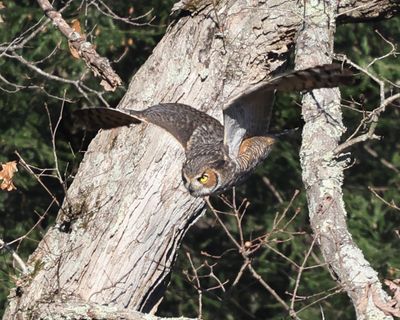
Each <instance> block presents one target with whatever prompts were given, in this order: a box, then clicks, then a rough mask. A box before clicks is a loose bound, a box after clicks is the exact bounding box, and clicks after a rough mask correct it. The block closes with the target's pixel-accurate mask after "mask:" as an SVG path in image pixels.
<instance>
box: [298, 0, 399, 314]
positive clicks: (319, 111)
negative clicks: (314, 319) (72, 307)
mask: <svg viewBox="0 0 400 320" xmlns="http://www.w3.org/2000/svg"><path fill="white" fill-rule="evenodd" d="M337 6H338V2H337V0H328V1H318V0H316V1H309V2H307V4H306V7H305V22H304V29H303V30H302V31H301V32H300V33H299V37H298V40H297V42H296V68H298V69H303V68H308V67H311V66H314V65H319V64H323V63H329V62H331V58H330V57H331V56H332V54H333V39H334V32H335V19H334V17H335V14H336V11H337ZM303 118H304V120H305V125H304V128H303V143H302V147H301V152H300V160H301V166H302V172H303V182H304V185H305V188H306V191H307V200H308V208H309V214H310V222H311V227H312V229H313V231H314V234H315V236H316V237H317V240H318V244H319V246H320V248H321V251H322V254H323V256H324V259H325V261H326V262H327V263H328V264H329V266H330V268H331V270H332V271H333V273H334V276H335V278H336V277H337V281H338V282H339V283H340V284H341V285H342V286H343V288H344V289H345V291H346V292H347V294H348V295H349V296H350V298H351V299H352V301H353V304H354V307H355V309H356V313H357V319H359V320H364V319H393V318H392V317H390V316H386V315H385V313H384V312H383V311H382V310H381V309H380V308H379V307H378V306H377V305H376V304H375V303H374V299H373V295H372V294H371V292H374V293H375V294H377V295H378V296H379V297H380V299H381V300H383V301H386V300H387V298H388V297H387V295H386V293H385V292H384V291H383V290H382V285H381V283H380V281H379V279H378V275H377V273H376V271H375V270H373V269H372V268H371V266H370V264H369V263H368V261H366V260H365V258H364V255H363V254H362V252H361V250H360V249H359V248H358V247H357V245H356V244H355V243H354V241H353V239H352V237H351V234H350V233H349V231H348V229H347V224H346V214H347V213H346V209H345V205H344V201H343V193H342V183H343V168H344V167H345V165H346V164H345V163H343V162H341V161H340V160H338V158H335V156H334V150H335V149H336V148H337V146H338V143H339V140H340V137H341V135H342V133H343V132H344V131H345V127H344V126H343V123H342V112H341V109H340V92H339V89H337V88H335V89H320V90H314V91H313V92H312V93H309V94H306V95H305V96H304V98H303Z"/></svg>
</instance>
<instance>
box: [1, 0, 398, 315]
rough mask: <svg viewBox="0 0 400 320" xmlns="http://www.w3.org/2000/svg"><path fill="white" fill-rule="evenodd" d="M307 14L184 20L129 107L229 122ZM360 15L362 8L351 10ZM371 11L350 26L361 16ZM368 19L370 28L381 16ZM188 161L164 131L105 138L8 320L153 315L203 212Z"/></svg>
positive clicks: (204, 12)
mask: <svg viewBox="0 0 400 320" xmlns="http://www.w3.org/2000/svg"><path fill="white" fill-rule="evenodd" d="M383 2H385V3H386V1H382V3H383ZM387 2H388V6H391V7H390V8H391V10H392V11H393V10H397V9H398V5H395V4H392V3H391V1H387ZM301 5H302V1H280V0H271V1H267V2H265V1H250V0H249V1H243V0H241V1H238V0H229V1H223V0H221V1H218V2H217V6H216V7H214V6H213V5H210V4H208V5H206V6H205V7H203V8H202V9H201V10H200V11H199V12H197V13H196V14H193V15H192V16H190V17H184V18H181V19H180V20H178V21H177V22H176V23H175V24H174V25H173V26H171V27H170V28H169V29H168V31H167V33H166V35H165V36H164V38H163V39H162V40H161V42H160V43H159V44H158V46H157V47H156V48H155V50H154V52H153V54H152V56H151V57H150V58H149V59H148V60H147V62H146V63H145V64H144V65H143V67H142V68H141V69H140V70H139V71H138V73H137V74H136V75H135V77H134V78H133V79H132V81H131V83H130V86H129V89H128V91H127V93H126V95H125V97H124V98H123V100H122V101H121V103H120V105H119V107H121V108H125V107H129V108H135V109H142V108H146V107H148V106H150V105H152V104H156V103H159V102H180V103H186V104H190V105H192V106H194V107H196V108H199V109H201V110H203V111H206V112H208V113H210V114H212V115H213V116H215V117H217V118H218V119H220V120H221V117H222V112H221V107H222V105H223V103H224V101H226V100H227V99H229V98H230V97H231V96H232V95H234V94H235V93H237V92H238V91H240V90H241V89H243V88H244V87H245V86H247V85H249V84H251V83H256V82H258V81H260V80H261V79H263V78H265V77H266V76H269V74H270V73H271V72H274V71H276V70H277V69H278V68H279V67H281V66H282V65H283V64H284V63H285V62H286V61H287V59H288V56H289V49H290V48H291V47H292V46H293V45H294V39H295V35H296V33H297V30H299V28H300V27H302V24H303V17H302V15H303V10H304V8H302V7H301ZM356 7H357V2H356V1H352V2H351V3H349V4H348V6H347V7H344V8H342V10H344V12H345V11H346V10H349V9H351V8H356ZM385 8H386V7H385ZM393 8H394V9H393ZM396 8H397V9H396ZM363 9H365V6H364V7H361V8H360V9H359V10H352V11H351V14H352V15H354V14H355V13H359V16H362V15H363V11H362V10H363ZM368 9H369V11H368V13H366V14H365V16H366V17H369V15H370V14H371V12H372V11H373V10H371V9H370V6H369V7H368ZM374 9H375V11H373V12H375V13H379V12H380V11H379V10H380V8H379V6H377V5H375V6H374ZM385 10H386V9H385ZM387 12H391V11H390V10H387ZM344 17H345V18H347V20H348V19H351V16H349V15H348V14H346V13H344V14H343V16H342V18H344ZM344 20H346V19H344ZM335 130H340V127H339V128H336V129H335ZM182 161H183V150H182V149H181V147H180V146H179V144H178V143H177V142H176V141H175V140H174V139H172V138H171V136H170V135H168V134H167V133H165V132H164V131H163V130H161V129H159V128H157V127H156V126H152V125H144V124H141V125H138V126H134V127H130V128H119V129H114V130H107V131H102V132H100V133H99V134H98V135H97V136H96V138H95V139H94V140H93V141H92V143H91V144H90V146H89V148H88V151H87V152H86V154H85V158H84V160H83V161H82V163H81V165H80V168H79V172H78V173H77V175H76V177H75V180H74V182H73V183H72V185H71V186H70V188H69V190H68V192H67V195H66V197H65V200H64V203H63V207H62V209H61V210H60V212H59V215H58V218H57V223H56V225H55V226H54V227H52V228H50V229H49V231H48V232H47V233H46V235H45V236H44V238H43V240H42V241H41V242H40V244H39V246H38V248H37V250H36V251H35V252H34V253H33V254H32V256H31V257H30V259H29V265H30V266H31V268H32V273H31V275H30V276H29V277H25V278H22V279H21V280H20V282H19V285H20V289H22V292H23V293H22V295H18V296H17V295H16V294H15V292H12V294H11V298H10V304H9V307H8V310H7V311H6V314H5V316H4V318H3V319H18V318H20V319H29V318H30V317H31V316H32V315H33V314H36V315H38V314H41V315H43V313H40V312H39V311H40V310H39V311H38V309H39V308H41V306H43V305H46V304H47V305H48V304H52V303H53V301H57V302H61V303H62V302H63V301H77V303H76V304H77V305H80V303H90V304H96V305H108V306H113V307H116V308H119V309H121V310H122V309H128V310H139V311H143V312H151V311H152V310H155V308H156V306H157V304H158V302H159V301H160V299H161V298H162V295H163V292H164V289H165V286H166V284H167V282H168V275H169V273H170V270H171V265H172V263H173V261H174V259H175V256H176V254H177V250H178V248H179V245H180V243H181V241H182V238H183V237H184V235H185V233H186V232H187V230H188V229H189V227H190V226H191V225H192V224H193V223H194V222H195V221H196V219H197V218H198V217H199V216H200V214H201V212H202V209H203V207H204V202H203V200H202V199H195V198H192V197H191V196H190V195H189V194H188V193H187V192H186V190H185V189H184V187H183V185H182V181H181V174H180V168H181V165H182ZM307 170H308V169H307V168H305V174H307V172H308V171H307ZM332 196H334V197H336V194H334V195H332ZM20 292H21V290H20ZM38 302H40V303H38ZM44 310H46V309H44ZM44 312H45V311H44ZM85 316H87V317H88V319H90V318H91V317H90V313H89V312H86V313H85ZM94 317H95V316H93V317H92V318H94Z"/></svg>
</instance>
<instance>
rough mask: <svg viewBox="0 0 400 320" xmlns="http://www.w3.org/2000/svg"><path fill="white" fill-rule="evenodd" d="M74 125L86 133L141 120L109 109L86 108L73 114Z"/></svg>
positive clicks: (127, 124)
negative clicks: (86, 131) (83, 129)
mask: <svg viewBox="0 0 400 320" xmlns="http://www.w3.org/2000/svg"><path fill="white" fill-rule="evenodd" d="M74 118H75V121H76V124H77V125H78V126H80V127H83V128H85V129H86V130H88V131H97V130H100V129H112V128H117V127H123V126H129V125H130V124H137V123H141V122H142V121H141V119H139V118H137V117H134V116H132V115H130V114H128V113H125V112H121V111H119V110H116V109H111V108H99V107H97V108H86V109H80V110H76V111H75V112H74Z"/></svg>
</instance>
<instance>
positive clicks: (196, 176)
mask: <svg viewBox="0 0 400 320" xmlns="http://www.w3.org/2000/svg"><path fill="white" fill-rule="evenodd" d="M198 160H199V159H198ZM198 164H199V162H197V163H194V162H193V161H186V162H185V163H184V164H183V167H182V180H183V183H184V185H185V187H186V189H188V190H189V192H190V194H191V195H192V196H194V197H205V196H208V195H210V194H213V193H216V192H218V191H220V190H221V187H222V185H223V181H224V179H223V175H224V174H223V171H224V166H225V161H224V160H218V161H214V162H210V163H207V164H205V165H198Z"/></svg>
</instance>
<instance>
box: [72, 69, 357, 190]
mask: <svg viewBox="0 0 400 320" xmlns="http://www.w3.org/2000/svg"><path fill="white" fill-rule="evenodd" d="M352 79H353V74H352V72H351V71H349V70H348V69H343V68H342V66H341V65H338V64H327V65H321V66H317V67H313V68H309V69H305V70H299V71H293V72H290V73H287V74H283V75H281V76H278V77H276V78H273V79H272V80H269V81H264V82H260V83H258V84H256V85H254V86H251V87H249V88H247V89H246V90H244V91H242V92H241V93H240V94H238V95H236V96H235V97H233V98H232V99H230V100H229V101H228V102H227V103H226V104H225V105H224V106H223V108H222V111H223V124H221V123H220V122H219V121H218V120H217V119H215V118H213V117H211V116H209V115H207V114H206V113H204V112H202V111H199V110H197V109H195V108H192V107H191V106H188V105H185V104H180V103H160V104H157V105H154V106H151V107H149V108H147V109H145V110H141V111H137V110H128V109H124V110H116V109H111V108H87V109H81V110H78V111H76V113H77V116H78V117H79V119H80V121H81V122H83V124H84V126H85V127H86V129H88V130H98V129H111V128H116V127H121V126H129V125H131V124H139V123H141V122H145V123H150V124H153V125H157V126H159V127H161V128H163V129H164V130H166V131H167V132H169V133H170V134H171V135H172V136H173V137H174V138H175V139H176V140H177V141H178V142H179V143H180V144H181V145H182V147H183V148H184V150H185V156H186V159H185V161H184V163H183V166H182V180H183V183H184V185H185V187H186V189H187V190H188V191H189V192H190V194H191V195H192V196H194V197H204V196H209V195H212V194H218V193H221V192H224V191H226V190H228V189H230V188H232V187H233V186H235V185H237V184H239V183H241V182H242V181H243V180H245V179H246V178H247V177H248V176H249V174H250V173H251V172H252V171H253V170H254V169H255V168H256V166H257V165H258V164H260V163H261V162H262V161H263V160H265V158H266V157H267V156H268V154H269V153H270V151H271V148H272V146H273V145H274V143H275V141H276V139H277V137H276V136H274V135H272V134H269V133H268V127H269V122H270V118H271V111H272V106H273V101H274V95H275V91H303V90H311V89H317V88H330V87H336V86H338V85H339V84H348V83H350V82H352Z"/></svg>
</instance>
